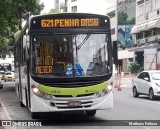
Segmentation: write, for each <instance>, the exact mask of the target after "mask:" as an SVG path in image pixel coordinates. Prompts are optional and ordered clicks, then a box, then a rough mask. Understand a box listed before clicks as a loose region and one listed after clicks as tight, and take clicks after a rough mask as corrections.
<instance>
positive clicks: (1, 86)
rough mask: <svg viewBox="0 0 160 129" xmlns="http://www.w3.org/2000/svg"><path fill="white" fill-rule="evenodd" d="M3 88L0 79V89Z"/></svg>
mask: <svg viewBox="0 0 160 129" xmlns="http://www.w3.org/2000/svg"><path fill="white" fill-rule="evenodd" d="M2 88H3V84H2V83H1V81H0V89H2Z"/></svg>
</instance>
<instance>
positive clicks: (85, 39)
mask: <svg viewBox="0 0 160 129" xmlns="http://www.w3.org/2000/svg"><path fill="white" fill-rule="evenodd" d="M91 32H92V31H89V33H88V34H87V35H86V37H85V38H84V39H83V41H82V42H81V43H80V45H78V47H77V50H79V49H81V47H82V46H83V45H84V43H85V42H86V41H87V40H88V38H89V37H90V36H91Z"/></svg>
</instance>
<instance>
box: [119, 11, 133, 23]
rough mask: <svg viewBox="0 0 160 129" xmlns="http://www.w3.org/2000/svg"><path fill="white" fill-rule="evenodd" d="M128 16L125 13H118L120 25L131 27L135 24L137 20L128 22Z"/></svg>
mask: <svg viewBox="0 0 160 129" xmlns="http://www.w3.org/2000/svg"><path fill="white" fill-rule="evenodd" d="M127 18H128V15H127V13H125V12H123V11H122V12H119V13H118V25H131V24H135V18H132V20H127Z"/></svg>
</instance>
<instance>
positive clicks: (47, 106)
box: [31, 91, 113, 112]
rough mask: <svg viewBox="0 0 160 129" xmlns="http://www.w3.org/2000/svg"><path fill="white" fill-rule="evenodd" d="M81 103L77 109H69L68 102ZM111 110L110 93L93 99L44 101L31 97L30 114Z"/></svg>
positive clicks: (73, 98)
mask: <svg viewBox="0 0 160 129" xmlns="http://www.w3.org/2000/svg"><path fill="white" fill-rule="evenodd" d="M73 101H74V102H76V101H77V102H81V105H79V106H77V107H69V106H68V103H69V102H73ZM111 108H113V92H112V91H111V92H110V93H108V94H107V95H105V96H102V97H99V98H94V97H93V95H92V96H87V97H71V98H65V97H64V98H62V97H58V98H54V99H52V100H44V99H42V98H39V97H37V96H36V95H32V97H31V112H63V111H86V110H105V109H111Z"/></svg>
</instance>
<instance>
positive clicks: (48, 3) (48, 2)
mask: <svg viewBox="0 0 160 129" xmlns="http://www.w3.org/2000/svg"><path fill="white" fill-rule="evenodd" d="M41 2H43V3H44V6H45V7H44V9H43V10H42V12H41V14H43V13H48V12H49V11H50V10H51V9H53V8H54V0H41Z"/></svg>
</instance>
